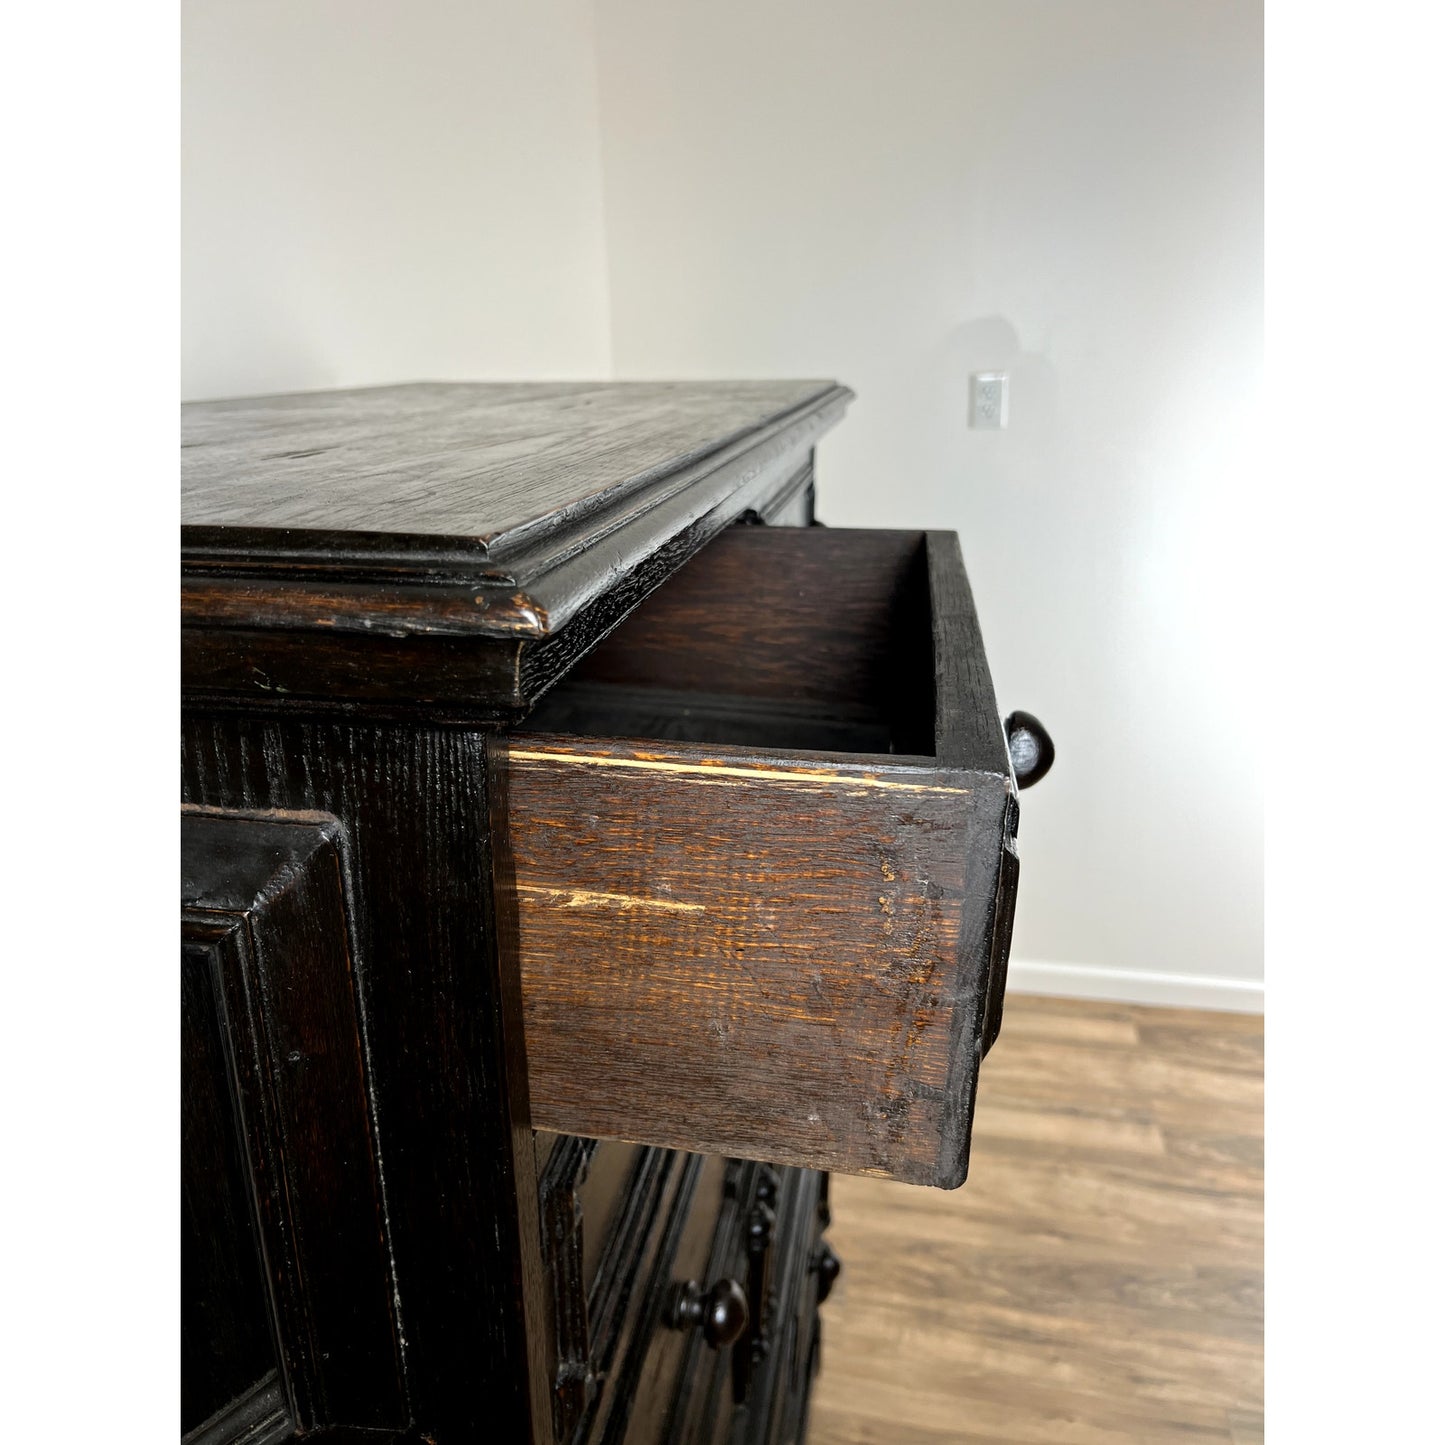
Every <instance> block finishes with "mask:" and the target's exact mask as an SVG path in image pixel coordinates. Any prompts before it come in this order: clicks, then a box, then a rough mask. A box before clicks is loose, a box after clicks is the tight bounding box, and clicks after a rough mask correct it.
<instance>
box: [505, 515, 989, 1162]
mask: <svg viewBox="0 0 1445 1445" xmlns="http://www.w3.org/2000/svg"><path fill="white" fill-rule="evenodd" d="M674 581H675V583H676V584H677V585H676V586H673V585H669V586H668V587H667V588H665V589H662V590H660V591H659V592H658V593H657V594H655V595H654V597H653V598H652V600H651V601H650V602H649V603H648V604H647V605H646V606H644V607H643V608H642V609H640V610H639V612H638V614H637V615H636V616H635V617H634V618H633V619H631V620H630V621H629V622H628V623H627V624H625V625H624V626H623V627H622V628H620V629H619V630H618V632H617V633H616V634H614V636H613V637H612V638H611V639H610V640H609V642H608V643H607V644H606V645H605V646H604V647H603V648H602V649H601V650H600V651H599V652H598V653H596V654H595V655H594V656H593V658H592V659H591V660H590V661H589V663H588V664H586V665H585V666H584V667H583V668H582V669H579V672H580V673H581V678H580V681H579V683H578V684H577V686H573V685H572V684H570V683H569V684H568V685H567V687H566V688H565V689H564V692H565V693H566V699H565V700H564V705H566V706H570V707H571V708H572V709H573V710H574V714H575V710H576V708H577V706H578V704H577V696H578V693H577V687H582V688H586V687H594V688H595V687H602V688H607V687H614V688H616V687H621V688H622V689H625V690H626V691H627V692H628V695H630V696H640V697H642V698H643V699H644V703H643V705H642V707H641V712H642V713H643V714H644V715H645V713H646V711H647V709H646V706H645V698H646V695H647V693H648V691H649V689H650V686H651V685H652V684H655V683H659V682H666V683H668V684H669V685H670V691H669V697H674V696H677V695H679V694H681V695H686V685H687V684H695V685H698V686H710V687H712V688H716V689H719V690H722V691H723V692H725V693H726V694H727V695H728V696H730V697H736V698H740V699H744V700H751V701H754V702H762V703H767V702H769V701H772V700H781V701H782V702H783V703H786V704H788V705H789V706H791V707H794V708H796V707H797V706H798V705H800V704H801V705H803V706H805V707H806V708H808V709H811V710H812V712H813V713H814V714H815V715H816V716H817V717H819V718H820V719H821V721H822V726H823V728H824V729H825V731H826V729H828V728H829V727H831V725H832V723H831V719H832V718H833V716H834V714H835V713H836V711H837V710H838V709H839V708H840V707H841V708H843V709H844V710H846V711H851V712H857V711H858V710H860V709H861V710H865V711H866V710H868V709H872V710H873V711H874V712H875V713H876V714H877V715H878V717H879V718H881V719H883V720H884V721H885V723H886V724H887V726H888V729H889V731H890V732H891V733H892V734H894V735H901V736H907V737H909V738H911V739H914V740H916V741H918V742H920V743H921V744H923V745H926V746H928V747H930V749H931V750H932V751H933V752H934V754H935V755H934V756H911V757H906V756H901V755H895V754H889V753H883V754H880V755H876V756H863V755H857V756H849V755H840V754H829V753H825V752H823V751H808V752H784V751H763V750H762V749H760V748H757V749H748V748H744V747H739V746H729V745H724V744H717V745H712V746H709V745H707V744H706V743H705V742H695V743H662V742H637V741H629V740H625V739H619V738H607V737H603V738H593V737H583V736H562V735H554V734H547V733H539V734H518V735H515V736H513V737H512V738H510V739H506V740H498V741H497V743H496V744H495V746H494V749H493V753H494V757H495V758H497V759H498V771H499V772H504V773H505V782H504V784H503V785H502V786H501V787H499V789H498V790H497V791H496V792H495V793H494V799H495V800H496V801H497V802H498V804H499V805H501V804H502V803H503V802H504V807H502V806H499V816H498V818H497V823H496V827H497V831H498V833H499V834H504V835H505V840H506V841H505V844H504V845H501V846H499V847H498V849H497V850H496V852H495V854H494V861H495V863H496V864H497V868H498V872H497V880H498V881H497V886H498V894H499V899H501V900H503V907H504V909H505V910H506V911H508V912H509V913H510V914H514V915H515V919H514V921H512V922H509V923H507V924H505V925H504V926H503V930H502V936H503V937H504V939H506V940H508V942H509V944H514V946H515V948H516V950H517V952H516V958H517V961H518V969H519V974H520V978H521V984H522V995H523V1003H524V1009H525V1017H526V1034H527V1049H528V1068H529V1078H530V1092H531V1101H532V1109H533V1117H534V1120H535V1121H536V1123H537V1124H538V1126H539V1127H544V1128H549V1129H557V1130H559V1131H564V1132H571V1133H578V1134H586V1135H600V1136H604V1137H614V1138H623V1139H632V1140H635V1141H638V1142H642V1143H648V1144H662V1145H668V1146H672V1147H685V1148H691V1149H698V1150H707V1151H716V1152H719V1153H727V1154H736V1155H741V1156H743V1157H747V1158H755V1159H767V1160H771V1161H775V1162H779V1163H785V1164H798V1165H803V1166H806V1167H810V1168H827V1169H839V1170H844V1171H853V1172H865V1173H876V1174H885V1175H890V1176H893V1177H897V1178H900V1179H906V1180H910V1181H913V1182H917V1183H931V1184H941V1185H945V1186H952V1185H956V1184H958V1183H960V1182H961V1181H962V1179H963V1176H964V1173H965V1172H966V1167H967V1151H968V1128H969V1119H970V1115H971V1110H972V1098H973V1090H974V1086H975V1082H976V1077H977V1070H978V1064H979V1060H980V1058H981V1056H982V1052H983V1048H984V1041H985V1028H986V1024H987V1021H988V1016H989V1010H988V992H989V988H990V986H991V981H993V980H995V979H997V980H998V981H999V983H1000V985H1001V980H1002V964H1001V960H1000V957H999V948H1000V946H1001V944H1000V939H1001V938H1002V937H1005V936H1006V927H1003V925H1005V924H1006V921H1007V920H1006V918H1004V917H1003V916H1002V915H1001V914H1000V911H999V885H1000V876H1001V875H1000V857H1001V854H1002V852H1003V847H1004V834H1005V824H1006V820H1007V819H1009V818H1010V817H1011V816H1012V815H1011V812H1010V806H1011V779H1010V775H1009V773H1008V765H1007V759H1006V755H1005V754H1004V751H1003V735H1002V729H1001V727H1000V725H999V722H998V718H997V714H996V712H994V711H993V694H992V687H991V684H989V682H988V674H987V665H986V663H985V662H984V660H983V658H982V652H981V647H979V645H978V643H977V628H976V623H975V622H973V620H972V606H971V601H970V599H969V597H968V593H967V583H966V580H965V579H964V577H963V571H962V564H961V560H960V559H959V557H958V552H957V544H956V542H955V541H953V540H952V539H951V538H945V539H939V540H935V539H934V538H932V537H927V538H925V536H924V535H923V534H919V533H913V534H906V533H836V534H835V533H830V532H798V533H791V534H778V533H769V532H765V531H762V530H761V529H755V528H743V529H737V530H735V531H734V532H733V533H731V534H730V535H729V536H728V537H727V538H723V539H719V541H718V542H717V543H715V544H714V545H713V546H712V547H710V548H709V549H708V551H707V552H705V553H703V554H702V555H701V556H699V557H698V558H696V559H694V560H693V562H691V563H690V564H689V565H688V567H687V568H685V569H684V571H683V572H682V573H681V574H679V576H678V577H677V578H676V579H674ZM743 588H747V589H749V590H750V593H751V598H752V601H753V602H754V604H759V603H761V610H762V614H763V615H764V616H765V617H766V619H767V621H766V623H765V624H764V625H763V626H762V627H761V628H760V629H759V630H758V631H757V632H756V633H755V634H754V633H750V632H749V630H748V629H747V627H746V626H740V625H739V619H738V615H737V613H736V610H735V609H734V610H732V611H728V610H727V609H726V608H725V607H724V605H723V604H724V601H725V599H727V598H729V597H735V596H737V595H738V594H739V591H740V590H741V589H743ZM909 600H911V602H912V604H913V605H912V606H911V607H910V606H906V605H905V602H906V601H909ZM919 639H921V647H915V646H913V644H916V643H918V641H919ZM970 649H972V654H973V655H972V656H969V655H968V653H969V651H970ZM920 652H921V656H922V659H923V664H924V665H923V667H922V668H921V669H917V668H915V669H914V672H915V673H916V672H917V671H919V670H921V672H922V687H921V688H920V687H919V686H918V685H917V684H916V683H915V686H914V687H913V688H912V689H911V690H909V696H908V699H907V701H906V702H901V701H900V693H902V692H903V688H902V684H901V682H900V680H899V678H898V677H897V676H896V674H895V672H894V670H893V659H894V658H895V656H896V655H898V654H900V653H901V654H904V655H906V656H917V655H918V654H919V653H920ZM677 683H681V684H683V685H684V686H683V687H682V688H681V689H679V688H677V687H676V686H673V685H674V684H677ZM710 696H711V695H710ZM985 710H986V711H985ZM605 711H606V710H605ZM693 712H694V713H695V717H694V718H693V736H694V737H698V738H707V737H708V729H709V723H710V721H712V720H713V715H712V714H710V712H709V709H708V708H707V707H705V706H702V705H701V703H700V704H699V706H698V707H697V708H695V709H694V710H693ZM615 713H616V705H615V703H614V706H613V707H612V709H611V710H610V711H606V716H607V717H608V719H609V721H612V720H615ZM980 713H982V716H979V714H980ZM554 715H555V713H554ZM799 716H800V714H798V713H797V712H794V714H793V715H792V717H793V721H796V720H797V718H798V717H799ZM575 720H576V719H575V716H574V721H575ZM734 720H735V719H734ZM543 722H544V725H545V718H544V719H543ZM755 722H756V723H757V725H759V726H761V727H763V728H764V729H766V725H767V717H766V711H764V712H762V713H758V714H756V715H755ZM1008 902H1009V903H1010V905H1011V896H1010V898H1009V900H1008ZM1005 912H1007V909H1005Z"/></svg>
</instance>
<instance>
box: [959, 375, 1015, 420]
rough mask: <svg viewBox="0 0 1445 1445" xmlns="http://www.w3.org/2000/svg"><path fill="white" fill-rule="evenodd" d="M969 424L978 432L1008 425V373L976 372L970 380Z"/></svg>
mask: <svg viewBox="0 0 1445 1445" xmlns="http://www.w3.org/2000/svg"><path fill="white" fill-rule="evenodd" d="M968 424H969V426H971V427H973V428H974V429H975V430H977V431H1002V430H1003V428H1004V427H1006V426H1007V425H1008V372H1006V371H975V372H974V373H973V375H972V376H970V377H969V379H968Z"/></svg>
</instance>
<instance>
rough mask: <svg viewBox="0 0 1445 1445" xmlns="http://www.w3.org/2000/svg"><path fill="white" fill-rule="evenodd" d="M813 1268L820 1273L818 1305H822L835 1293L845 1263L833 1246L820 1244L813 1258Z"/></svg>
mask: <svg viewBox="0 0 1445 1445" xmlns="http://www.w3.org/2000/svg"><path fill="white" fill-rule="evenodd" d="M813 1268H814V1269H815V1270H817V1272H818V1303H819V1304H822V1303H823V1301H824V1300H825V1299H827V1298H828V1296H829V1295H830V1294H832V1293H833V1286H834V1285H835V1284H837V1282H838V1276H839V1275H840V1274H842V1273H843V1261H842V1260H841V1259H839V1258H838V1256H837V1254H836V1253H835V1252H834V1250H833V1246H832V1245H831V1244H820V1245H819V1246H818V1253H817V1254H816V1255H815V1256H814V1257H813Z"/></svg>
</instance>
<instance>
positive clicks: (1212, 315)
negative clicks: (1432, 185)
mask: <svg viewBox="0 0 1445 1445" xmlns="http://www.w3.org/2000/svg"><path fill="white" fill-rule="evenodd" d="M597 13H598V44H599V52H598V53H599V74H600V85H601V98H602V136H603V165H604V183H605V209H606V216H607V236H608V251H609V258H610V287H611V297H612V346H613V359H614V365H615V368H616V373H617V375H619V376H630V377H640V376H769V375H779V376H820V375H828V376H836V377H838V378H839V379H841V380H843V381H845V382H847V383H848V384H849V385H851V386H852V387H854V388H855V389H856V391H857V392H858V400H857V402H856V403H855V404H854V407H853V410H852V411H851V413H850V414H849V417H848V419H847V420H845V421H844V423H843V425H842V426H841V427H840V428H839V429H838V430H837V431H836V432H835V433H833V435H832V437H831V438H830V439H829V440H827V441H825V443H824V444H823V446H822V448H821V449H820V458H819V461H820V484H821V489H822V508H821V514H822V515H823V516H824V518H825V519H826V520H828V521H829V522H831V523H833V524H835V525H852V526H870V525H871V526H910V527H922V526H928V527H942V528H953V529H956V530H957V531H958V532H959V533H960V534H961V536H962V538H963V544H964V555H965V558H966V560H967V562H968V565H969V570H970V574H971V577H972V580H973V586H974V591H975V595H976V598H977V601H978V604H979V609H980V612H981V615H982V621H983V626H984V631H985V635H986V637H987V638H988V641H989V647H990V656H991V659H992V663H993V670H994V677H995V681H996V683H997V686H998V691H999V700H1000V704H1001V706H1002V708H1003V709H1004V710H1005V711H1007V710H1009V709H1010V708H1013V707H1020V706H1021V707H1026V708H1028V709H1029V710H1030V711H1033V712H1036V713H1037V714H1038V715H1039V716H1040V717H1041V718H1042V719H1043V720H1044V722H1045V723H1046V725H1047V726H1048V727H1049V728H1050V730H1051V731H1052V732H1053V735H1054V737H1055V740H1056V742H1057V744H1058V748H1059V761H1058V763H1057V765H1056V767H1055V770H1054V772H1053V773H1052V774H1051V776H1050V777H1049V778H1048V779H1047V780H1046V782H1045V783H1043V784H1042V785H1040V786H1039V787H1038V788H1037V789H1036V790H1035V791H1033V792H1031V793H1029V794H1028V795H1026V797H1025V800H1024V802H1025V807H1024V831H1023V836H1022V838H1021V846H1022V849H1023V852H1024V872H1023V880H1024V881H1023V884H1022V892H1021V897H1020V900H1019V921H1018V927H1017V933H1016V935H1015V958H1016V960H1018V963H1017V965H1016V974H1015V976H1016V978H1017V979H1018V980H1019V981H1020V982H1026V983H1031V984H1034V985H1035V986H1041V987H1047V986H1055V987H1063V988H1065V989H1070V990H1075V989H1077V990H1081V991H1094V992H1098V993H1102V994H1105V995H1109V994H1123V995H1125V996H1131V995H1132V996H1135V997H1141V998H1150V997H1160V998H1168V999H1177V1000H1178V1001H1180V1002H1207V1001H1210V1000H1214V1001H1216V1002H1218V1003H1220V1004H1243V1005H1244V1006H1248V1005H1249V1003H1250V1002H1251V1000H1255V999H1257V997H1258V995H1257V989H1255V988H1251V987H1244V988H1229V987H1222V988H1221V987H1219V986H1217V981H1223V982H1224V983H1225V984H1228V983H1229V982H1230V981H1243V982H1245V983H1246V984H1249V983H1251V982H1253V983H1255V984H1257V982H1258V980H1259V979H1260V978H1261V976H1262V967H1263V963H1262V936H1261V935H1262V838H1261V819H1260V811H1261V808H1260V798H1259V774H1258V766H1257V762H1256V757H1257V753H1258V739H1259V735H1260V733H1261V731H1262V729H1261V727H1260V724H1259V722H1258V720H1257V719H1256V717H1255V712H1256V698H1255V695H1254V692H1253V688H1252V679H1253V671H1252V664H1251V662H1250V661H1249V659H1248V657H1247V656H1242V655H1241V654H1242V651H1243V652H1245V653H1247V652H1248V651H1249V644H1250V636H1251V625H1250V612H1249V595H1248V588H1249V583H1250V576H1251V568H1252V559H1251V555H1250V550H1251V549H1250V545H1249V542H1250V526H1251V518H1250V501H1251V491H1250V488H1251V485H1252V482H1251V479H1250V474H1249V467H1250V460H1251V454H1252V447H1251V444H1250V441H1249V436H1250V427H1251V425H1252V422H1251V399H1252V395H1253V391H1254V387H1255V383H1256V377H1257V371H1258V367H1259V362H1260V341H1261V338H1260V333H1261V271H1262V158H1261V153H1262V129H1263V117H1262V85H1263V77H1262V15H1261V8H1260V4H1259V0H1189V3H1180V0H1075V3H1060V0H1010V3H1008V4H998V3H997V0H992V3H987V4H985V3H979V0H933V3H928V0H890V3H888V4H879V3H877V0H830V3H827V4H819V3H816V0H731V3H729V4H726V5H717V4H702V3H692V0H687V3H678V0H599V4H598V12H597ZM996 367H1003V368H1006V369H1007V370H1008V371H1009V372H1010V373H1011V374H1012V378H1013V388H1012V398H1011V403H1012V415H1011V423H1010V426H1009V429H1008V430H1007V431H1005V432H1001V433H987V432H977V431H970V430H969V429H968V428H967V424H966V419H967V407H966V387H967V377H968V373H969V372H970V371H971V370H976V369H982V368H996ZM1039 964H1043V965H1054V967H1053V968H1049V967H1038V966H1036V965H1039ZM1059 966H1062V967H1059ZM1079 966H1083V970H1084V971H1082V972H1081V971H1080V968H1079ZM1090 970H1096V971H1094V972H1090ZM1097 970H1105V971H1102V972H1100V971H1097ZM1107 970H1113V971H1115V972H1114V973H1112V974H1111V973H1110V972H1108V971H1107ZM1121 974H1122V976H1121ZM1160 974H1162V975H1167V976H1168V977H1166V978H1165V979H1163V980H1162V981H1161V980H1160V979H1158V978H1157V977H1155V975H1160Z"/></svg>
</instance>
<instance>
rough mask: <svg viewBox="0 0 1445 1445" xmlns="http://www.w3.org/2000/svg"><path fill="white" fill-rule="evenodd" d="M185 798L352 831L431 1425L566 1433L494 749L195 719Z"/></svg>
mask: <svg viewBox="0 0 1445 1445" xmlns="http://www.w3.org/2000/svg"><path fill="white" fill-rule="evenodd" d="M181 763H182V767H181V776H182V796H183V799H184V801H186V802H187V803H191V804H199V805H203V806H206V807H213V808H214V807H220V808H227V809H243V810H247V811H253V812H264V811H267V810H272V809H286V810H307V811H322V812H326V813H329V814H331V815H333V816H334V817H335V818H337V819H339V820H340V822H341V824H342V826H343V827H344V828H345V830H346V837H347V843H348V849H349V857H350V862H351V879H352V887H351V891H350V907H351V911H352V919H353V926H354V942H355V976H356V980H357V984H358V997H359V1001H360V1006H361V1010H362V1021H363V1028H364V1033H363V1038H364V1041H365V1043H366V1048H367V1064H368V1072H369V1076H370V1079H371V1083H372V1089H373V1099H374V1116H375V1121H376V1139H377V1148H378V1151H379V1153H378V1157H379V1159H380V1165H381V1171H380V1172H381V1179H382V1182H383V1187H384V1192H385V1200H386V1208H387V1218H388V1226H389V1237H390V1240H391V1243H392V1248H393V1262H394V1270H395V1279H396V1291H397V1309H398V1315H399V1319H400V1323H401V1334H402V1342H403V1350H404V1367H405V1371H406V1382H407V1388H408V1396H409V1401H410V1405H411V1410H412V1418H413V1422H414V1425H415V1428H416V1429H417V1430H418V1431H419V1432H420V1433H421V1434H422V1435H423V1436H425V1437H427V1438H429V1439H430V1440H432V1441H433V1442H434V1445H454V1442H461V1441H471V1440H475V1439H477V1438H478V1437H479V1436H485V1437H486V1438H496V1439H504V1440H507V1441H509V1442H510V1441H535V1442H541V1441H545V1440H547V1439H548V1437H549V1436H550V1433H551V1428H550V1422H551V1401H550V1398H549V1392H548V1382H547V1375H546V1365H545V1333H544V1331H545V1314H546V1283H545V1280H544V1279H543V1277H542V1265H541V1245H540V1239H539V1236H538V1229H539V1225H538V1219H537V1207H536V1166H535V1162H534V1159H533V1154H532V1132H531V1129H530V1127H529V1119H528V1114H527V1103H526V1098H527V1095H526V1076H525V1067H526V1065H525V1059H524V1056H523V1052H522V1043H521V1037H522V1036H521V1018H520V1000H519V999H518V998H517V995H516V986H515V982H514V980H513V978H512V975H510V974H508V973H505V972H503V971H501V970H499V968H498V965H497V959H496V955H495V942H494V937H493V928H492V910H491V901H490V886H489V879H490V871H491V870H490V856H489V844H488V837H487V830H486V819H487V775H486V767H485V756H484V749H483V741H482V738H481V736H480V735H478V734H476V733H471V732H465V731H457V730H446V729H432V728H423V727H417V728H408V729H403V728H392V727H387V726H385V725H371V724H363V723H349V724H343V723H315V722H303V721H297V720H284V721H282V720H271V721H268V720H265V719H260V718H245V717H238V716H234V715H229V714H228V715H225V716H220V717H208V716H205V715H202V714H198V713H191V714H188V715H187V716H186V717H185V718H184V719H183V728H182V751H181Z"/></svg>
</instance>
